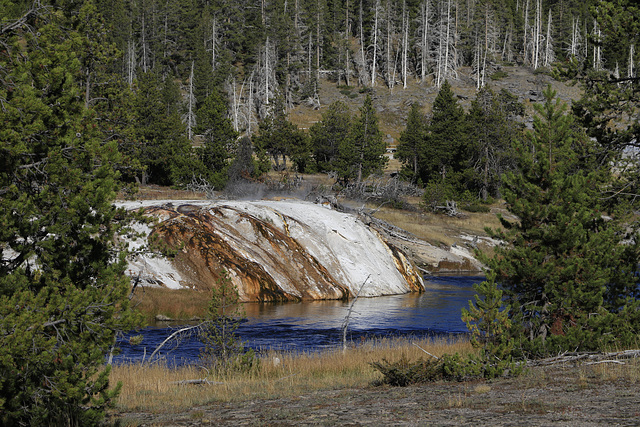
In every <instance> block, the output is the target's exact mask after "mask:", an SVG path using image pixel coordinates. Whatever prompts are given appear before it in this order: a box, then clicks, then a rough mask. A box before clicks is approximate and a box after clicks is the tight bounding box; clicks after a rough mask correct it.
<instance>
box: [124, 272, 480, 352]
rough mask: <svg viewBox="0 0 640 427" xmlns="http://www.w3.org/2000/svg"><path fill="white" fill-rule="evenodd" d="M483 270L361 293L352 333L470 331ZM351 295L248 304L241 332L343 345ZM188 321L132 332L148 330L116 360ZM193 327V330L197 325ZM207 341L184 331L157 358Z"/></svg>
mask: <svg viewBox="0 0 640 427" xmlns="http://www.w3.org/2000/svg"><path fill="white" fill-rule="evenodd" d="M483 279H484V278H483V277H481V276H429V277H428V278H426V281H425V287H426V289H425V292H424V293H422V294H406V295H393V296H384V297H376V298H359V299H358V300H357V301H356V303H355V304H354V307H353V312H352V314H351V316H350V318H349V325H348V334H347V338H348V339H349V340H350V341H351V342H354V343H359V342H361V341H363V340H366V339H370V338H379V337H399V336H410V337H414V338H425V337H439V336H448V335H452V334H461V333H466V332H467V328H466V326H465V324H464V322H462V320H461V319H460V311H461V309H462V308H463V307H468V305H469V301H470V300H472V299H473V296H474V294H475V292H474V290H473V284H474V283H479V282H481V281H482V280H483ZM350 305H351V301H311V302H300V303H278V304H273V303H270V304H264V303H261V304H260V303H251V304H244V305H243V307H244V309H245V311H246V317H247V320H246V321H244V322H243V323H242V324H241V325H240V327H239V328H238V329H237V331H236V333H237V335H238V336H239V337H240V339H241V340H242V341H243V342H244V343H245V346H247V347H251V348H253V349H254V350H256V351H265V350H271V349H273V350H282V351H292V352H301V351H305V352H315V351H320V350H325V349H330V348H335V347H339V346H341V345H342V325H343V323H344V321H345V317H346V316H347V313H348V310H349V306H350ZM184 326H188V325H175V324H170V325H168V324H158V325H154V326H149V327H146V328H144V329H143V330H141V331H138V332H137V333H134V334H132V335H143V337H144V338H143V341H142V343H141V344H138V345H135V346H132V345H130V344H129V336H124V337H122V338H121V339H120V340H119V341H120V342H119V347H120V348H121V350H122V351H121V353H120V354H119V355H117V356H115V357H114V360H113V362H114V363H137V362H141V361H142V360H147V361H148V358H149V357H150V355H151V354H152V353H153V352H154V350H155V349H156V348H157V347H158V345H159V344H160V343H162V342H163V341H164V340H165V339H166V338H167V337H169V336H170V335H171V334H172V333H174V332H176V331H177V330H179V329H181V328H183V327H184ZM192 332H193V331H192ZM201 347H202V344H201V343H200V341H199V339H198V336H197V335H196V334H195V333H183V334H179V335H178V339H172V340H170V341H169V342H167V343H166V344H165V345H164V346H163V347H162V348H161V350H160V351H159V352H158V353H157V354H156V355H155V356H154V358H153V360H166V361H167V362H168V363H170V364H185V363H193V362H196V361H197V360H198V354H199V352H200V349H201Z"/></svg>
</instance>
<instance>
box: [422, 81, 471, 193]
mask: <svg viewBox="0 0 640 427" xmlns="http://www.w3.org/2000/svg"><path fill="white" fill-rule="evenodd" d="M465 123H466V121H465V114H464V111H463V110H462V107H461V106H460V105H458V102H457V100H456V98H455V95H454V93H453V91H452V90H451V85H450V84H449V82H448V81H445V82H444V83H443V84H442V87H441V88H440V90H439V91H438V95H437V96H436V99H435V100H434V102H433V111H432V115H431V121H430V123H429V125H428V126H427V136H426V142H425V144H424V145H423V147H424V150H423V153H422V155H421V159H422V164H421V165H420V177H421V178H422V181H423V182H425V183H429V182H433V183H438V184H439V185H448V186H452V187H453V188H454V189H456V190H458V191H459V183H460V172H461V171H462V170H463V168H464V160H465V159H464V155H463V154H464V151H463V148H464V142H465V140H466V127H465Z"/></svg>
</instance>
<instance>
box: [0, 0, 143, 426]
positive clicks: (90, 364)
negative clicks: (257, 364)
mask: <svg viewBox="0 0 640 427" xmlns="http://www.w3.org/2000/svg"><path fill="white" fill-rule="evenodd" d="M4 5H8V6H10V9H11V6H12V2H7V1H4V2H3V6H4ZM39 6H40V3H39V2H36V3H34V4H33V6H32V8H31V9H29V11H28V12H27V13H26V14H22V13H21V14H20V16H23V19H21V20H15V19H14V20H11V19H9V18H10V17H9V16H7V15H4V10H5V9H3V10H2V12H0V15H2V16H1V18H2V19H0V22H1V24H0V25H1V27H0V28H1V31H0V45H2V46H3V49H4V51H3V53H0V80H1V82H2V83H1V84H0V99H1V100H2V102H1V103H2V108H0V153H2V155H1V156H0V194H1V195H2V197H1V198H0V223H1V224H2V227H0V424H2V425H95V424H98V422H99V421H100V420H101V418H103V417H104V415H105V410H106V408H107V407H108V406H109V405H112V403H113V398H114V397H115V396H117V394H118V390H119V386H118V387H116V388H112V389H110V387H109V370H110V367H109V366H108V365H105V355H107V354H108V353H109V351H110V349H112V347H113V346H114V344H115V337H116V334H117V333H118V332H119V331H122V330H128V329H130V328H131V327H133V326H134V324H135V319H134V317H133V315H132V312H131V310H130V307H129V300H128V298H127V296H128V294H129V280H128V278H127V276H125V275H124V270H125V267H126V262H125V260H124V258H123V256H122V255H118V252H117V250H116V249H117V248H116V247H115V246H114V235H115V233H116V232H117V231H118V230H119V229H120V227H121V226H122V225H123V212H120V211H118V210H117V209H116V208H115V207H114V206H113V205H112V202H113V200H114V198H115V192H116V190H117V189H118V174H117V173H116V172H115V171H114V168H113V166H114V164H117V163H119V162H120V161H121V159H120V157H119V153H118V150H117V144H116V142H115V141H103V140H102V138H101V136H102V134H101V133H100V132H99V131H98V129H97V127H96V125H95V123H96V121H100V119H101V118H100V117H97V116H96V115H95V112H94V111H92V110H90V109H87V108H86V103H85V97H84V91H83V90H82V89H83V88H82V87H81V83H80V82H82V81H83V79H84V75H83V73H82V69H81V64H80V62H79V61H78V55H77V54H76V53H75V47H76V43H78V42H80V43H83V41H82V39H83V38H84V37H85V35H83V33H82V32H79V31H78V29H79V28H81V26H82V25H81V23H80V22H79V21H78V17H79V16H81V15H79V14H78V13H77V9H71V8H72V5H70V4H65V5H64V6H65V8H64V9H62V10H61V11H54V10H53V9H51V8H41V7H39ZM22 10H24V9H22Z"/></svg>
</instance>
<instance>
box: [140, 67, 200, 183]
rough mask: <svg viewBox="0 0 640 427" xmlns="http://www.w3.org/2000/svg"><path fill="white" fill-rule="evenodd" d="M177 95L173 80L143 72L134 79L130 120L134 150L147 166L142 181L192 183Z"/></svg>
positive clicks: (191, 163)
mask: <svg viewBox="0 0 640 427" xmlns="http://www.w3.org/2000/svg"><path fill="white" fill-rule="evenodd" d="M179 105H180V95H179V91H178V88H177V87H176V85H175V84H174V82H173V81H172V79H166V80H165V81H162V78H161V76H160V75H159V74H157V73H154V72H148V73H143V74H142V75H140V78H139V79H138V81H137V90H136V93H135V98H134V101H133V115H134V121H133V122H132V123H131V127H132V132H131V133H132V139H133V142H134V144H133V147H132V149H133V152H132V153H131V156H133V157H137V158H139V159H140V160H141V161H142V163H143V165H144V166H145V167H146V169H145V171H144V173H143V175H142V176H141V177H140V178H139V181H140V183H141V184H143V185H144V184H147V183H152V184H159V185H178V184H183V183H189V182H191V179H192V176H193V170H199V169H200V165H197V164H194V159H195V158H194V157H193V156H192V155H191V154H192V151H191V144H190V142H189V139H188V138H187V135H186V132H185V127H184V124H183V123H182V121H181V120H180V114H179Z"/></svg>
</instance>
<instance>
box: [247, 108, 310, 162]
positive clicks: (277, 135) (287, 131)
mask: <svg viewBox="0 0 640 427" xmlns="http://www.w3.org/2000/svg"><path fill="white" fill-rule="evenodd" d="M253 142H254V144H255V146H256V149H257V150H258V151H265V152H266V153H268V155H269V156H270V157H271V158H272V159H273V162H274V169H275V170H277V171H281V170H286V168H287V158H289V157H291V158H292V159H293V160H294V163H295V164H296V167H298V168H299V167H301V166H302V167H304V164H306V159H307V158H308V156H309V145H308V140H307V135H306V134H305V133H304V132H303V131H301V130H300V129H298V127H297V126H296V125H294V124H293V123H291V122H290V121H289V120H287V117H286V115H285V112H284V105H283V100H282V98H278V99H277V100H276V106H275V107H274V112H273V114H271V115H270V116H268V117H267V118H266V119H265V120H263V121H262V122H261V123H260V129H259V132H258V135H255V136H254V138H253ZM280 161H282V163H280ZM300 172H302V170H300Z"/></svg>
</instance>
